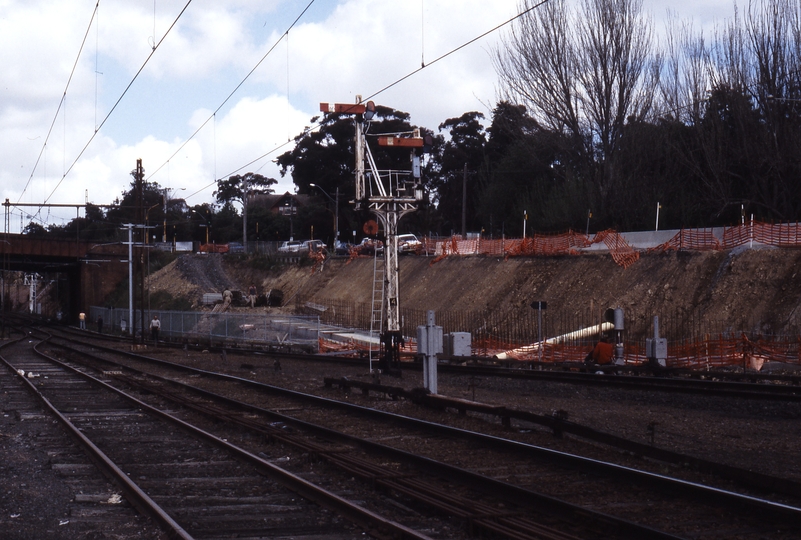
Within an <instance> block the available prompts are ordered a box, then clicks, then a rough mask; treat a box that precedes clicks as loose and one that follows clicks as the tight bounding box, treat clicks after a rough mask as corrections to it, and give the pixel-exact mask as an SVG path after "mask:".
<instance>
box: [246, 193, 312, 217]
mask: <svg viewBox="0 0 801 540" xmlns="http://www.w3.org/2000/svg"><path fill="white" fill-rule="evenodd" d="M308 204H309V196H308V195H295V194H292V193H290V192H288V191H287V192H286V193H284V194H283V195H280V194H275V193H274V194H271V195H251V197H250V200H249V201H248V207H251V208H252V207H256V206H262V207H265V208H267V210H269V211H270V212H273V213H274V214H281V215H282V216H295V215H297V213H298V208H302V207H304V206H306V205H308Z"/></svg>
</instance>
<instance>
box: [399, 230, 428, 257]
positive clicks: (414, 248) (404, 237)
mask: <svg viewBox="0 0 801 540" xmlns="http://www.w3.org/2000/svg"><path fill="white" fill-rule="evenodd" d="M422 248H423V243H422V242H421V241H420V240H418V239H417V237H416V236H415V235H413V234H400V235H398V253H417V252H418V251H420V250H421V249H422Z"/></svg>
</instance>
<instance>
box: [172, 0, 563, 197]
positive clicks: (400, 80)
mask: <svg viewBox="0 0 801 540" xmlns="http://www.w3.org/2000/svg"><path fill="white" fill-rule="evenodd" d="M548 2H550V0H542V1H541V2H539V3H537V4H535V5H533V6H531V7H530V8H528V9H525V10H523V11H521V12H520V13H518V14H517V15H515V16H514V17H512V18H510V19H507V20H506V21H504V22H502V23H501V24H498V25H496V26H494V27H492V28H490V29H489V30H487V31H486V32H483V33H481V34H479V35H478V36H476V37H474V38H472V39H470V40H468V41H465V42H464V43H462V44H461V45H459V46H458V47H454V48H453V49H451V50H450V51H448V52H446V53H445V54H443V55H441V56H439V57H437V58H435V59H434V60H432V61H431V62H429V63H428V64H425V63H423V64H422V65H421V66H420V67H419V68H417V69H415V70H413V71H410V72H409V73H407V74H406V75H404V76H403V77H400V78H399V79H396V80H395V81H394V82H392V83H390V84H388V85H386V86H385V87H383V88H381V89H380V90H378V91H376V92H373V93H372V94H370V95H369V96H368V97H366V98H364V99H362V101H361V102H360V103H364V102H365V101H369V100H370V99H372V98H374V97H376V96H378V95H380V94H382V93H384V92H386V91H387V90H389V89H390V88H392V87H393V86H396V85H397V84H400V83H401V82H403V81H405V80H406V79H408V78H410V77H412V76H413V75H416V74H417V73H419V72H421V71H423V70H424V69H426V68H428V67H430V66H432V65H434V64H436V63H437V62H439V61H440V60H443V59H444V58H447V57H448V56H450V55H452V54H454V53H456V52H458V51H460V50H462V49H464V48H465V47H467V46H468V45H471V44H472V43H475V42H476V41H478V40H480V39H482V38H484V37H486V36H488V35H490V34H492V33H493V32H497V31H498V30H500V29H501V28H503V27H504V26H507V25H509V24H511V23H513V22H514V21H516V20H517V19H519V18H520V17H523V16H525V15H526V14H528V13H530V12H531V11H534V10H535V9H537V8H539V7H540V6H543V5H545V4H547V3H548ZM207 121H208V120H207ZM322 125H323V121H322V120H321V121H319V122H317V124H315V125H314V126H312V127H309V128H306V129H305V130H304V131H303V135H306V134H308V133H311V132H313V131H315V130H317V129H319V128H320V126H322ZM289 142H290V141H287V142H285V143H281V144H279V145H277V146H276V147H274V148H272V149H271V150H269V151H268V152H266V153H264V154H262V155H261V156H259V157H257V158H256V159H253V160H251V161H249V162H248V163H246V164H244V165H242V166H241V167H239V168H238V169H235V170H233V171H231V172H230V173H228V174H226V175H225V176H223V177H222V178H225V177H228V176H232V175H234V174H237V173H238V172H240V171H242V170H243V169H244V168H246V167H250V166H251V165H253V164H254V163H256V162H258V161H261V160H262V159H264V158H266V157H267V156H269V155H271V154H274V153H275V152H277V151H278V150H280V149H282V148H283V147H285V146H286V145H287V144H289ZM173 155H174V154H173ZM162 166H163V165H162ZM215 183H216V180H215V181H214V182H211V183H210V184H207V185H206V186H204V187H202V188H201V189H199V190H197V191H195V192H194V193H193V194H192V195H196V194H198V193H200V192H202V191H204V190H206V189H208V188H209V187H211V186H213V185H214V184H215ZM190 197H191V195H190Z"/></svg>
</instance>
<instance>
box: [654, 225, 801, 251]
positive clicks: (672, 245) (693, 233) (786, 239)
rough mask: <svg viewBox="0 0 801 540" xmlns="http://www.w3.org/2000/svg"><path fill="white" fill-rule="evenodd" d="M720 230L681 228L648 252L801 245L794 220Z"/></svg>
mask: <svg viewBox="0 0 801 540" xmlns="http://www.w3.org/2000/svg"><path fill="white" fill-rule="evenodd" d="M722 229H723V234H722V236H721V237H720V238H717V237H716V236H715V235H714V234H713V233H712V231H711V230H709V229H682V230H680V231H679V232H678V233H676V235H675V236H674V237H673V238H671V239H670V240H668V241H667V242H665V243H663V244H660V245H658V246H656V247H653V248H651V249H649V250H648V251H651V252H665V251H679V250H693V251H705V250H721V249H733V248H736V247H739V246H744V245H746V244H750V243H752V242H756V243H758V244H764V245H768V246H775V247H801V225H799V224H798V223H762V222H759V221H752V222H751V223H747V224H745V223H743V224H740V225H735V226H734V227H723V228H722Z"/></svg>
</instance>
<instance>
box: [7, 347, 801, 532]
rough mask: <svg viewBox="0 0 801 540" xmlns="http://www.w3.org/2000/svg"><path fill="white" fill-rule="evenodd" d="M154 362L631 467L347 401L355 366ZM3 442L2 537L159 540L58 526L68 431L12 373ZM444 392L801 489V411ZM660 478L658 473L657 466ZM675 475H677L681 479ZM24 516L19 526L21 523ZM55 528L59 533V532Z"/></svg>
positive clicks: (208, 357) (576, 391)
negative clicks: (16, 526)
mask: <svg viewBox="0 0 801 540" xmlns="http://www.w3.org/2000/svg"><path fill="white" fill-rule="evenodd" d="M147 354H149V355H152V356H165V357H170V359H171V360H173V361H181V362H184V363H187V364H189V365H192V366H194V367H199V368H204V369H219V370H221V371H228V372H231V373H232V374H236V375H238V376H242V377H247V378H252V379H255V380H258V381H261V382H265V383H269V384H275V385H278V386H284V387H288V388H292V389H296V390H300V391H304V392H309V393H314V394H318V395H324V396H326V397H330V398H337V399H345V400H348V401H352V402H358V403H361V404H364V405H368V406H372V407H376V408H381V409H386V410H391V411H393V412H396V413H401V414H406V415H409V416H416V417H421V418H427V419H431V420H436V421H449V422H450V423H453V424H454V425H459V426H460V427H467V428H469V429H481V430H484V431H488V432H491V433H497V434H502V435H504V436H508V437H514V438H518V439H521V440H525V442H530V443H532V444H537V445H541V446H548V447H552V448H555V449H560V450H566V451H574V452H582V453H585V454H588V455H592V456H593V457H608V458H610V460H616V461H619V460H624V458H625V456H621V455H620V454H619V453H618V452H616V451H614V450H612V449H609V448H606V447H602V446H599V445H597V444H587V443H585V442H583V441H579V440H576V439H573V438H571V437H569V436H565V437H563V438H556V437H554V436H553V435H552V434H551V433H550V432H549V431H547V430H544V429H542V428H540V427H536V426H520V425H517V426H514V428H516V429H509V428H503V427H502V426H501V425H500V423H499V421H498V419H495V418H488V417H487V418H481V417H470V416H468V417H463V416H459V415H456V414H453V413H447V412H442V411H432V410H427V409H424V408H422V407H419V406H417V405H415V404H413V403H410V402H406V401H392V400H390V399H386V398H385V397H383V396H381V395H374V394H371V395H370V396H367V397H365V396H362V394H361V392H351V393H347V394H346V393H345V392H343V391H342V390H340V389H338V388H325V386H324V384H323V379H324V378H325V377H349V378H351V379H354V380H364V381H370V380H371V377H370V376H369V374H368V373H367V365H366V362H365V365H364V366H347V365H340V364H331V363H324V362H318V361H308V360H307V361H300V360H282V361H281V370H280V371H276V370H275V369H274V365H273V360H272V359H271V358H267V357H254V356H248V357H239V356H235V355H233V354H229V355H228V357H227V361H224V360H223V359H222V358H221V357H220V356H219V355H217V354H211V353H186V352H171V351H168V350H166V349H165V350H152V349H151V350H149V351H148V352H147ZM381 382H382V383H384V384H389V385H394V386H403V387H405V388H407V389H410V388H419V387H422V374H420V373H410V372H404V374H403V378H401V379H395V378H389V377H383V378H382V380H381ZM0 384H1V385H2V387H0V407H1V408H2V411H3V414H2V417H0V429H2V431H0V441H2V448H3V462H2V471H1V472H2V475H3V478H5V479H10V481H7V482H6V483H5V486H4V489H3V491H2V496H1V497H0V529H2V528H3V527H4V525H2V524H8V523H12V522H13V521H14V520H28V522H29V523H34V521H35V520H39V521H42V522H43V523H46V524H49V528H48V529H47V530H50V531H52V534H50V535H48V537H52V538H98V539H101V538H133V537H136V538H157V537H158V536H157V534H156V533H155V532H154V531H153V529H152V527H151V526H150V525H148V524H147V523H145V522H142V523H138V524H136V527H138V528H139V529H138V530H139V531H140V532H139V533H138V534H137V535H136V536H129V535H128V534H129V533H130V531H131V530H132V529H131V525H132V524H131V523H128V524H127V527H129V528H128V529H127V530H128V533H125V534H123V535H116V534H114V533H113V532H108V531H109V530H107V529H105V528H104V529H103V531H106V532H102V531H101V530H100V528H98V530H97V531H96V532H94V533H90V534H86V533H83V534H82V535H80V536H78V535H75V536H71V535H70V533H69V532H68V531H67V530H66V529H64V530H59V527H58V525H57V524H58V523H59V522H60V521H63V520H64V519H66V517H67V514H65V512H68V507H69V504H70V500H71V499H72V498H74V496H75V494H74V493H71V492H70V488H69V486H68V485H67V484H66V483H65V480H64V478H63V477H60V476H58V475H56V474H55V473H54V472H53V471H52V470H51V466H50V462H49V459H48V456H47V454H46V453H44V452H43V450H41V449H37V448H36V441H37V440H38V439H40V438H41V437H43V436H53V432H54V431H55V432H57V431H58V430H59V429H60V428H58V426H57V425H54V424H52V422H50V423H48V422H37V423H35V424H33V423H26V422H25V421H23V420H21V419H20V416H19V415H18V414H16V413H15V410H16V409H17V408H18V403H17V400H18V397H15V394H14V392H13V388H14V386H15V385H16V384H18V383H15V382H14V381H13V377H12V375H11V374H10V373H8V372H7V371H6V370H4V371H3V372H2V374H0ZM438 386H439V393H440V394H442V395H446V396H449V397H454V398H462V399H470V400H475V401H478V402H483V403H490V404H496V405H506V406H508V407H514V408H518V409H522V410H527V411H530V412H533V413H538V414H551V413H552V412H553V411H565V412H566V413H567V415H568V418H569V420H571V421H574V422H577V423H581V424H584V425H587V426H590V427H593V428H595V429H599V430H603V431H607V432H609V433H613V434H616V435H619V436H623V437H627V438H630V439H633V440H636V441H640V442H644V443H648V442H650V438H651V432H650V431H649V429H648V426H649V425H652V426H654V429H655V432H654V443H655V444H656V445H657V446H659V447H662V448H667V449H671V450H674V451H677V452H682V453H686V454H690V455H694V456H698V457H702V458H705V459H709V460H714V461H720V462H724V463H728V464H731V465H735V466H738V467H742V468H747V469H752V470H756V471H760V472H763V473H765V474H769V475H773V476H778V477H785V478H791V479H795V480H799V481H801V464H799V463H798V461H797V453H798V450H799V441H801V422H799V419H801V404H799V403H781V402H763V401H757V400H739V399H724V398H713V397H700V396H695V395H682V394H670V393H661V392H643V391H632V390H621V389H615V388H602V387H582V386H577V385H568V384H559V383H550V382H532V381H516V380H510V379H502V378H489V377H485V378H475V379H471V378H469V377H462V376H452V375H444V374H440V376H439V378H438ZM654 468H655V469H659V466H658V465H654ZM670 472H675V468H674V470H672V471H670ZM14 516H16V517H14ZM53 524H55V525H53ZM23 529H25V530H26V531H27V532H25V533H20V534H19V535H17V536H14V535H13V534H12V535H11V536H7V535H5V534H4V535H3V538H14V539H27V538H37V536H36V535H35V534H33V533H31V531H32V530H35V529H36V527H35V526H34V525H31V526H29V527H27V528H25V527H23Z"/></svg>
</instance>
